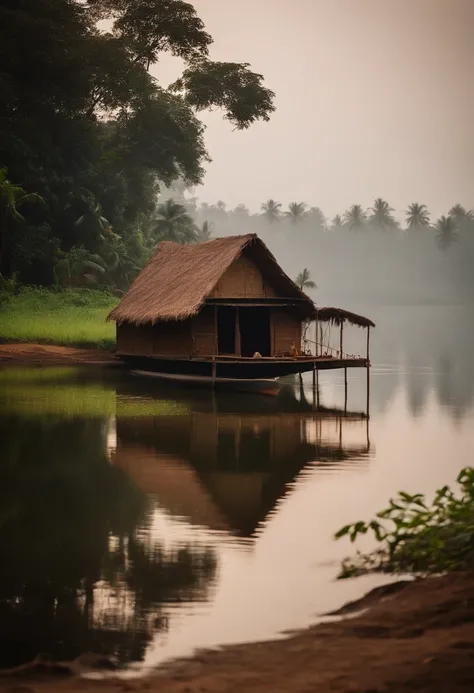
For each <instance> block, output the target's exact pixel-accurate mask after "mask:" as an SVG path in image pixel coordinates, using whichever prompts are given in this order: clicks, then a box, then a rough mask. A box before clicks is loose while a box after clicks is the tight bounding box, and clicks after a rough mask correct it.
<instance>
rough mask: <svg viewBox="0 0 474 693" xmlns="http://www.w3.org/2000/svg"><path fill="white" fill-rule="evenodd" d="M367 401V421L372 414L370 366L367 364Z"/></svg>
mask: <svg viewBox="0 0 474 693" xmlns="http://www.w3.org/2000/svg"><path fill="white" fill-rule="evenodd" d="M366 370H367V403H366V411H367V421H368V420H369V416H370V366H369V365H367V369H366Z"/></svg>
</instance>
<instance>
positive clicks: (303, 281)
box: [295, 267, 317, 291]
mask: <svg viewBox="0 0 474 693" xmlns="http://www.w3.org/2000/svg"><path fill="white" fill-rule="evenodd" d="M295 284H297V285H298V286H299V287H300V289H301V290H303V291H304V289H316V288H317V286H316V283H315V282H313V280H312V279H311V272H310V271H309V269H308V268H307V267H305V268H304V270H303V271H302V272H300V273H299V274H298V276H297V277H296V279H295Z"/></svg>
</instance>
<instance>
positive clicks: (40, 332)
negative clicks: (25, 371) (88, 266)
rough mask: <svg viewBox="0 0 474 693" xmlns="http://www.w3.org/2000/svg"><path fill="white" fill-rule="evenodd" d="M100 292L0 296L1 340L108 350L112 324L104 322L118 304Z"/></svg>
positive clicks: (38, 290) (25, 290) (29, 292)
mask: <svg viewBox="0 0 474 693" xmlns="http://www.w3.org/2000/svg"><path fill="white" fill-rule="evenodd" d="M117 302H118V299H117V298H116V297H115V296H112V295H110V294H107V293H105V292H102V291H92V290H90V289H75V290H71V291H67V290H63V291H48V290H46V289H41V288H30V287H25V288H23V289H22V290H21V291H20V293H18V294H17V295H14V296H10V295H7V294H1V295H0V339H2V340H3V341H8V342H36V343H40V344H60V345H64V346H78V347H101V348H105V349H106V348H110V347H112V346H114V344H115V323H110V322H109V323H108V322H106V318H107V315H108V313H109V312H110V310H111V309H112V308H113V307H114V306H115V305H116V304H117Z"/></svg>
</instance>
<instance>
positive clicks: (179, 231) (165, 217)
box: [151, 198, 198, 244]
mask: <svg viewBox="0 0 474 693" xmlns="http://www.w3.org/2000/svg"><path fill="white" fill-rule="evenodd" d="M151 237H152V238H153V240H154V241H155V242H156V243H159V242H160V241H174V242H175V243H182V244H186V243H196V242H197V240H198V236H197V233H196V228H195V226H194V222H193V219H192V217H191V216H190V215H189V214H188V212H187V211H186V208H185V207H183V205H180V204H179V203H178V202H175V201H174V200H172V199H171V198H170V199H169V200H166V202H164V203H163V204H161V205H158V207H157V209H156V215H155V218H154V219H153V221H152V225H151Z"/></svg>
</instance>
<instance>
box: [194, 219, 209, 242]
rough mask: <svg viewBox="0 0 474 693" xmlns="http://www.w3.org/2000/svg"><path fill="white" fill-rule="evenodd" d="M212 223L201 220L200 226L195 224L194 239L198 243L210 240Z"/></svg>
mask: <svg viewBox="0 0 474 693" xmlns="http://www.w3.org/2000/svg"><path fill="white" fill-rule="evenodd" d="M213 226H214V224H213V223H212V221H203V222H202V224H201V226H199V225H196V226H195V228H194V230H195V232H196V241H197V242H198V243H205V242H206V241H210V240H211V238H212V229H213Z"/></svg>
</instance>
